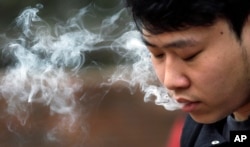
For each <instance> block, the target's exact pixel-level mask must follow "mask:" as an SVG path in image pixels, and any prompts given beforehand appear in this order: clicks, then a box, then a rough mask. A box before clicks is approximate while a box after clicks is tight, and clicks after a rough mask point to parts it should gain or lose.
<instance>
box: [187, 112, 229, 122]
mask: <svg viewBox="0 0 250 147" xmlns="http://www.w3.org/2000/svg"><path fill="white" fill-rule="evenodd" d="M190 116H191V117H192V119H193V120H194V121H195V122H197V123H201V124H213V123H215V122H218V121H220V120H222V119H224V118H225V117H215V116H208V115H199V116H198V115H193V114H190Z"/></svg>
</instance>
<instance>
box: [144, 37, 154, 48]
mask: <svg viewBox="0 0 250 147" xmlns="http://www.w3.org/2000/svg"><path fill="white" fill-rule="evenodd" d="M141 38H142V42H143V43H144V44H145V45H146V46H151V47H157V45H154V44H152V43H150V42H149V41H147V40H146V39H145V38H144V37H141Z"/></svg>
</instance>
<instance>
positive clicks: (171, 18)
mask: <svg viewBox="0 0 250 147" xmlns="http://www.w3.org/2000/svg"><path fill="white" fill-rule="evenodd" d="M126 2H127V7H128V8H130V10H131V12H132V15H133V18H134V20H135V23H136V25H137V27H138V29H139V30H140V31H141V30H142V29H146V30H147V31H149V32H150V33H153V34H158V33H163V32H166V31H176V30H181V29H187V28H189V27H193V26H209V25H212V24H213V23H214V22H215V21H216V20H218V19H225V20H226V21H227V22H228V23H229V25H230V26H231V28H232V30H233V31H234V32H235V34H236V35H237V37H239V38H240V36H241V32H242V27H243V25H244V23H245V21H246V19H247V17H248V15H249V12H250V0H126Z"/></svg>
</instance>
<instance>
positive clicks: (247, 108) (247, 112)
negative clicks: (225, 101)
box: [233, 102, 250, 121]
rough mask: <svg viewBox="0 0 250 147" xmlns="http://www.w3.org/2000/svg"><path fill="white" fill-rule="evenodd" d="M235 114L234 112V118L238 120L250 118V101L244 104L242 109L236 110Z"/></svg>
mask: <svg viewBox="0 0 250 147" xmlns="http://www.w3.org/2000/svg"><path fill="white" fill-rule="evenodd" d="M233 114H234V119H235V120H236V121H245V120H247V119H248V118H249V116H250V102H248V103H247V104H245V105H243V106H242V107H241V108H240V109H238V110H237V111H235V112H234V113H233Z"/></svg>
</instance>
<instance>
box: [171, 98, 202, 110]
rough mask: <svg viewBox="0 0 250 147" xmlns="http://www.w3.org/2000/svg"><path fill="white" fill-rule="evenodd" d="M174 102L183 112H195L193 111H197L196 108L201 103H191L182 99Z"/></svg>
mask: <svg viewBox="0 0 250 147" xmlns="http://www.w3.org/2000/svg"><path fill="white" fill-rule="evenodd" d="M176 100H177V102H178V103H180V104H181V105H182V107H181V109H182V111H184V112H192V111H195V109H197V107H198V106H199V104H200V103H201V102H200V101H191V100H187V99H184V98H177V99H176Z"/></svg>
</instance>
